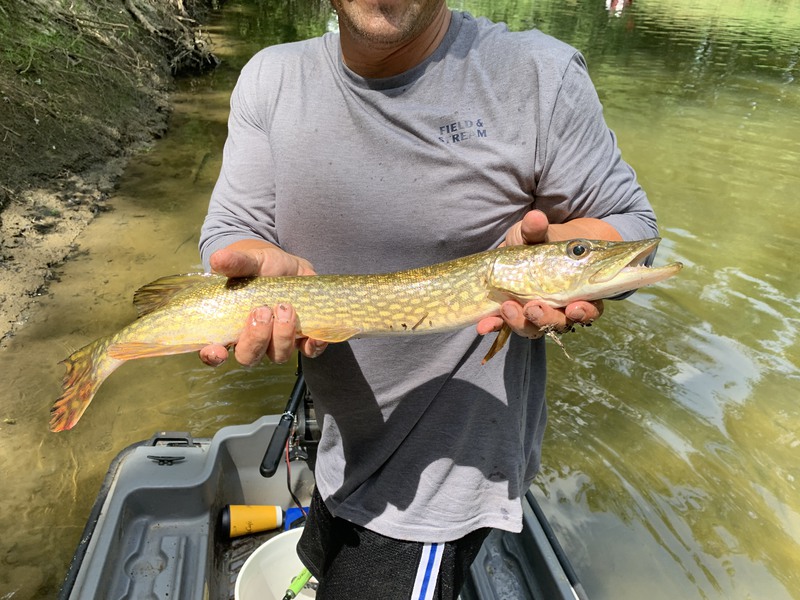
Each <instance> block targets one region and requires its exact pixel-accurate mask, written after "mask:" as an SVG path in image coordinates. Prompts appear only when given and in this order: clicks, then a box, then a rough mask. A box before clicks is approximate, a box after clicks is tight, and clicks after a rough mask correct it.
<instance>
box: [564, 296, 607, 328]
mask: <svg viewBox="0 0 800 600" xmlns="http://www.w3.org/2000/svg"><path fill="white" fill-rule="evenodd" d="M564 312H565V314H566V316H567V318H569V319H570V320H571V321H573V322H575V323H580V324H581V325H591V324H592V323H593V322H594V321H595V320H597V319H598V318H600V315H602V314H603V301H602V300H597V301H595V302H584V301H579V302H573V303H572V304H569V305H568V306H567V307H566V309H565V311H564Z"/></svg>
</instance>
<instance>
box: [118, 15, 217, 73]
mask: <svg viewBox="0 0 800 600" xmlns="http://www.w3.org/2000/svg"><path fill="white" fill-rule="evenodd" d="M172 2H173V3H174V5H175V10H174V11H161V12H156V11H154V10H153V5H152V4H151V5H150V6H149V8H150V14H146V13H145V10H146V9H145V8H143V7H142V6H140V5H139V4H138V3H137V1H136V0H123V4H124V5H125V9H126V10H127V11H128V12H129V13H130V14H131V16H132V17H133V18H134V20H135V21H136V22H137V23H138V24H139V25H141V26H142V27H143V28H144V30H145V31H147V33H149V34H150V35H152V36H153V37H155V38H157V39H158V40H159V41H160V42H161V43H162V44H165V45H166V47H167V49H168V51H169V53H170V57H171V58H170V68H171V69H172V72H173V73H179V72H187V71H189V72H202V71H205V70H207V69H209V68H214V67H215V66H217V64H219V59H217V57H216V56H214V54H213V53H212V52H211V51H210V50H209V49H208V42H207V40H205V39H204V38H203V37H202V36H201V35H200V34H199V32H198V30H197V29H196V28H195V27H194V25H195V21H194V20H193V19H191V18H190V17H189V15H188V13H187V12H186V7H185V6H184V2H183V0H172ZM187 23H188V25H187Z"/></svg>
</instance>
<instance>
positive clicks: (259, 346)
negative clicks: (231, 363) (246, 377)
mask: <svg viewBox="0 0 800 600" xmlns="http://www.w3.org/2000/svg"><path fill="white" fill-rule="evenodd" d="M274 321H275V319H274V317H273V315H272V310H271V309H270V308H269V307H268V306H260V307H258V308H256V309H253V311H252V312H251V313H250V316H249V317H248V319H247V324H246V325H245V328H244V329H243V330H242V334H241V335H240V336H239V341H238V342H236V348H235V350H234V354H235V356H236V360H237V361H239V363H241V364H243V365H245V366H248V367H252V366H254V365H256V364H258V363H259V362H261V360H263V358H264V355H265V354H266V353H267V349H268V348H269V345H270V340H271V339H272V335H273V334H272V328H273V323H274Z"/></svg>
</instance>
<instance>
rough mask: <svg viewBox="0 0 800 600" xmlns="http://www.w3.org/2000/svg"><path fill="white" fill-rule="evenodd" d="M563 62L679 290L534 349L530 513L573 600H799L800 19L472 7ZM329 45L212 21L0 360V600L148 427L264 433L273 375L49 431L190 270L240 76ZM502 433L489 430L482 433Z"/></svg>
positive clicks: (57, 565)
mask: <svg viewBox="0 0 800 600" xmlns="http://www.w3.org/2000/svg"><path fill="white" fill-rule="evenodd" d="M451 6H452V7H453V8H466V9H468V10H470V11H472V12H473V13H475V14H484V15H487V16H490V17H491V18H493V19H497V20H506V21H508V22H509V23H510V24H511V27H512V28H513V29H520V28H523V27H530V26H537V27H539V28H540V29H542V30H544V31H545V32H547V33H551V34H553V35H555V36H557V37H559V38H561V39H563V40H564V41H566V42H568V43H571V44H573V45H574V46H576V47H577V48H579V49H580V50H581V51H582V52H583V53H584V54H585V55H586V56H587V59H588V62H589V67H590V72H591V74H592V76H593V78H594V80H595V82H596V84H597V87H598V92H599V94H600V97H601V99H602V100H603V103H604V106H605V110H606V116H607V119H608V121H609V123H610V125H611V126H612V128H613V129H614V131H615V133H616V134H617V136H618V138H619V141H620V145H621V146H622V149H623V153H624V155H625V156H626V158H627V159H628V161H629V162H631V164H632V165H633V166H634V168H635V169H636V170H637V173H638V174H639V177H640V179H641V181H642V183H643V185H644V187H645V189H646V190H647V191H648V194H649V196H650V198H651V200H652V201H653V203H654V205H655V206H656V209H657V212H658V214H659V218H660V224H661V227H662V234H663V236H664V237H665V240H664V242H663V243H662V246H661V249H660V251H659V257H658V261H659V262H668V261H672V260H681V261H683V262H684V263H686V265H687V268H685V269H684V271H683V272H682V273H681V275H680V276H679V277H677V278H675V279H672V280H670V281H668V282H665V283H664V284H662V285H659V286H657V287H655V288H653V289H652V290H644V291H641V292H639V293H637V294H636V295H635V296H633V297H632V298H631V299H629V300H627V301H625V302H622V303H613V302H610V303H607V313H606V315H605V316H604V318H603V319H602V320H601V321H600V322H598V324H597V325H596V326H595V327H592V328H589V329H583V330H581V331H580V332H578V333H576V334H570V335H568V336H566V337H565V343H566V344H567V347H568V350H569V351H570V354H572V355H573V356H574V360H567V359H566V358H565V357H564V356H562V355H561V354H560V352H559V351H558V350H557V349H555V348H551V350H555V351H551V365H550V380H549V384H548V385H549V388H548V389H549V397H550V423H549V427H548V433H547V437H546V441H545V449H544V456H543V461H544V464H543V468H542V473H541V475H540V477H539V478H538V480H537V481H536V484H535V486H534V487H535V491H536V493H537V495H538V496H539V497H540V498H541V499H542V502H543V504H544V507H545V510H546V511H547V512H548V514H549V515H550V517H551V519H552V521H553V524H554V526H555V528H556V530H557V532H558V534H559V536H560V537H561V539H562V542H563V543H564V545H565V547H566V549H567V551H568V553H569V555H570V556H571V558H572V559H573V561H574V562H575V564H576V567H577V570H578V572H579V575H580V578H581V579H582V581H583V583H584V585H585V587H586V589H587V590H588V592H589V595H590V597H592V598H593V599H614V600H619V599H625V598H641V597H647V598H651V599H661V598H664V599H666V598H669V599H673V598H711V599H719V600H722V599H725V600H727V599H742V600H743V599H745V598H769V599H770V600H774V599H777V600H781V599H788V598H800V591H799V590H800V581H798V578H799V577H800V576H798V573H800V490H798V482H799V481H800V467H799V466H798V465H800V460H798V458H800V457H799V456H798V452H800V408H798V405H797V402H796V398H797V395H798V391H799V390H800V348H799V344H798V330H800V317H798V315H800V300H798V298H800V278H798V275H797V266H796V259H795V256H796V250H795V247H796V239H797V235H798V233H800V231H798V225H797V224H798V223H800V205H799V204H798V203H797V201H796V192H795V190H797V189H800V175H798V169H797V165H798V164H800V92H799V91H798V85H800V84H799V83H798V80H797V77H798V58H799V57H800V46H799V44H800V42H798V40H800V7H799V6H798V5H797V3H791V2H778V1H777V0H773V1H766V2H764V1H761V2H755V1H752V0H739V1H737V2H725V1H723V0H712V1H711V2H704V3H697V2H693V1H691V0H675V1H673V2H670V3H662V2H656V1H655V0H634V1H633V2H629V1H627V2H604V1H603V0H591V1H590V0H571V1H567V2H563V1H559V0H545V1H541V0H536V1H533V0H515V1H513V2H512V1H508V2H491V3H489V2H486V1H485V0H484V1H474V2H464V3H463V4H462V5H456V4H451ZM330 25H331V15H330V11H329V9H328V8H327V6H326V5H325V4H323V3H321V2H301V1H295V2H278V1H277V0H271V1H255V0H251V1H250V2H245V1H244V0H240V1H238V2H230V3H228V5H227V7H226V9H225V14H224V16H223V17H222V18H221V19H220V20H219V21H218V22H216V23H214V24H213V25H212V26H211V28H210V31H211V33H212V35H213V36H214V38H215V40H216V43H217V45H218V51H219V53H220V54H221V55H222V56H223V59H224V63H223V67H222V68H221V69H219V70H218V71H216V72H215V73H213V74H210V75H208V76H206V77H203V78H198V79H190V80H185V81H181V82H180V83H179V86H178V89H177V91H176V92H175V94H174V96H173V100H174V102H175V112H174V114H173V116H172V122H171V128H170V130H169V132H168V134H167V136H166V137H165V138H164V139H162V140H160V141H159V143H158V144H156V145H155V147H154V148H153V149H152V150H151V151H150V152H149V153H147V154H145V155H143V156H140V157H139V158H137V159H136V160H135V161H133V163H132V164H131V166H130V167H129V169H128V171H127V173H126V176H125V179H124V181H123V183H122V185H121V187H120V189H119V191H118V194H117V195H116V196H115V198H114V199H113V201H112V202H111V203H112V204H113V206H114V211H113V212H110V213H106V214H103V215H101V216H100V217H99V218H98V219H97V220H96V221H95V222H94V223H93V224H92V225H91V226H90V227H89V229H87V231H86V232H85V234H84V236H83V237H82V238H81V240H80V251H79V252H78V253H76V256H75V257H74V259H73V260H72V261H70V262H69V263H68V264H66V265H65V266H64V267H63V268H62V269H61V271H60V279H61V280H60V282H58V283H56V284H54V285H53V286H52V287H51V289H50V292H49V293H48V295H46V296H45V297H43V298H42V299H41V302H40V303H39V305H38V306H37V307H36V308H35V309H34V310H33V311H32V312H31V315H30V321H29V323H28V325H27V326H26V327H25V328H24V329H23V330H22V331H21V332H20V334H19V335H18V336H17V337H16V338H15V339H14V340H13V342H12V344H11V347H10V348H9V349H8V350H4V351H3V359H4V369H3V372H2V374H0V378H2V384H3V385H2V389H3V391H4V401H3V410H4V415H3V416H4V418H11V419H13V420H14V421H15V424H13V425H11V424H2V425H0V472H2V474H3V481H4V483H6V486H5V487H6V489H5V490H4V494H3V496H2V498H0V506H1V507H2V510H0V528H1V529H2V530H3V532H4V536H3V541H2V554H0V561H2V567H1V568H0V598H12V597H13V598H14V599H15V600H16V599H18V598H43V597H52V596H53V595H54V593H55V590H56V589H57V587H58V585H59V583H60V579H61V577H62V576H63V574H64V573H65V571H66V568H67V563H68V561H69V558H70V556H71V553H72V551H73V549H74V547H75V544H76V543H77V540H78V536H79V535H80V531H81V529H82V527H83V524H84V520H85V519H86V515H87V514H88V511H89V507H90V506H91V503H92V501H93V498H94V495H95V493H96V491H97V489H98V486H99V483H100V481H101V479H102V476H103V474H104V472H105V469H106V466H107V464H108V462H109V461H110V460H111V459H112V458H113V456H114V455H115V454H116V453H117V452H118V451H119V450H120V449H121V448H123V447H125V446H127V445H128V444H130V443H132V442H135V441H138V440H140V439H144V438H148V437H149V436H150V435H151V434H152V433H153V432H154V431H156V430H162V429H172V430H188V431H191V432H192V433H194V434H195V435H198V436H204V435H205V436H207V435H210V434H212V433H213V432H214V431H215V430H216V429H217V428H219V427H220V426H222V425H227V424H234V423H242V422H249V421H252V420H253V419H255V418H256V417H257V416H259V415H260V414H262V413H264V412H274V411H279V410H281V409H282V407H283V403H284V401H285V394H286V393H288V388H289V385H290V382H291V380H292V369H291V368H274V367H271V366H267V365H264V366H261V367H258V368H256V369H249V370H247V369H241V368H237V367H236V366H235V365H225V366H223V367H222V368H219V369H208V368H206V367H204V366H202V365H201V364H200V363H199V361H198V360H197V358H196V357H194V356H190V355H189V356H179V357H169V358H164V359H151V360H148V361H134V362H133V363H131V364H128V365H126V366H125V367H123V368H122V369H120V371H119V372H118V373H115V374H114V375H113V376H112V377H111V378H110V379H109V380H108V381H107V382H106V384H104V386H103V388H102V390H101V391H100V393H99V394H98V397H97V399H96V400H95V402H94V404H93V405H92V407H91V408H90V409H89V411H87V413H86V415H85V416H84V418H83V420H82V421H81V423H80V424H79V425H78V426H77V427H76V428H75V429H74V430H73V431H71V432H68V433H62V434H59V435H53V434H49V433H48V432H47V419H48V412H47V410H48V408H49V406H50V404H51V402H52V400H53V399H55V397H56V396H57V395H58V387H59V386H58V384H59V380H60V377H61V373H62V369H61V367H59V366H57V365H56V363H57V362H58V361H59V360H61V359H62V358H64V356H66V355H67V354H69V352H70V351H71V350H74V349H76V348H77V347H79V346H81V345H83V344H85V343H88V342H89V341H91V340H93V339H94V338H96V337H98V336H100V335H104V334H107V333H109V332H111V331H114V330H116V329H117V328H119V327H120V326H122V325H124V324H125V323H127V322H128V321H129V320H131V319H132V318H133V317H134V311H133V308H132V306H131V304H130V299H131V297H132V293H133V291H134V290H135V289H136V288H137V287H139V286H141V285H143V284H145V283H147V282H148V281H151V280H153V279H155V278H157V277H159V276H161V275H165V274H168V273H175V272H186V271H194V270H198V269H199V268H200V265H199V259H198V256H197V250H196V244H197V231H198V228H199V225H200V223H201V221H202V218H203V215H204V213H205V209H206V205H207V201H208V196H209V194H210V191H211V188H212V186H213V183H214V180H215V178H216V174H217V172H218V169H219V165H220V157H221V149H222V143H223V141H224V135H225V130H226V127H225V120H226V117H227V111H228V97H229V94H230V90H231V88H232V86H233V83H234V81H235V78H236V74H237V72H238V70H239V68H240V67H241V66H242V65H243V64H244V61H245V60H246V58H247V57H248V56H250V55H251V54H253V53H254V52H255V51H256V50H257V49H258V48H260V47H263V46H265V45H268V44H273V43H278V42H283V41H291V40H294V39H300V38H304V37H309V36H312V35H318V34H320V33H322V32H323V31H324V30H326V29H327V28H328V27H330ZM501 433H502V432H501Z"/></svg>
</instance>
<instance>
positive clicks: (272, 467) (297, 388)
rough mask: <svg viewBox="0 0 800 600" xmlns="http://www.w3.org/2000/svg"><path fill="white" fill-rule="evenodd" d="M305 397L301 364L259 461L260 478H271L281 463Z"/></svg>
mask: <svg viewBox="0 0 800 600" xmlns="http://www.w3.org/2000/svg"><path fill="white" fill-rule="evenodd" d="M305 395H306V380H305V378H304V377H303V369H302V363H298V365H297V380H295V382H294V387H293V388H292V393H291V394H289V401H288V402H287V403H286V408H285V409H284V411H283V414H282V415H281V420H280V421H279V422H278V426H277V427H275V431H273V432H272V438H271V439H270V440H269V446H267V451H266V452H265V453H264V458H263V459H262V461H261V467H260V468H259V472H260V473H261V475H262V477H272V476H273V475H275V471H277V470H278V464H280V462H281V455H282V454H283V451H284V448H285V447H286V440H288V439H289V434H290V433H291V431H292V425H293V424H294V419H295V417H296V416H297V409H298V408H299V407H300V403H301V402H302V400H303V397H304V396H305Z"/></svg>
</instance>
